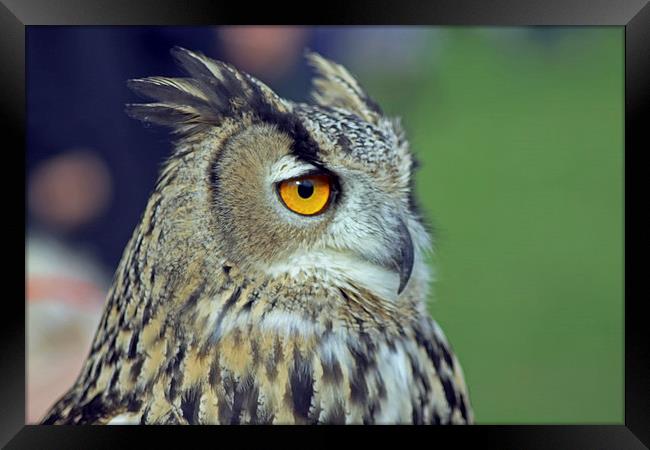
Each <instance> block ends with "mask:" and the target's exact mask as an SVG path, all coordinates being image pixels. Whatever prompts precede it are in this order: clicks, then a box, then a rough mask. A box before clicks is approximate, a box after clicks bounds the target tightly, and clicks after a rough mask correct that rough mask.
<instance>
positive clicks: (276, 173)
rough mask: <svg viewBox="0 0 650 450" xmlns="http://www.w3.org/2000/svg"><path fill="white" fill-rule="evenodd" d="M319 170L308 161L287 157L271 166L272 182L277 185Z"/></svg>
mask: <svg viewBox="0 0 650 450" xmlns="http://www.w3.org/2000/svg"><path fill="white" fill-rule="evenodd" d="M318 170H319V169H318V167H316V166H314V165H313V164H312V163H310V162H308V161H304V160H302V159H300V158H296V157H295V156H294V155H285V156H283V157H282V158H280V160H278V161H277V162H276V163H275V164H273V166H271V182H272V183H277V182H279V181H283V180H287V179H289V178H295V177H298V176H301V175H306V174H309V173H311V172H314V171H318Z"/></svg>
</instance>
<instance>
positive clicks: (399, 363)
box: [43, 48, 473, 424]
mask: <svg viewBox="0 0 650 450" xmlns="http://www.w3.org/2000/svg"><path fill="white" fill-rule="evenodd" d="M173 56H174V58H175V59H176V60H177V61H178V62H179V64H180V66H181V67H182V68H183V70H184V71H185V73H186V74H187V77H186V78H164V77H149V78H142V79H137V80H132V81H131V82H130V83H129V86H130V87H131V88H133V89H134V90H135V91H136V92H137V93H139V94H140V95H142V96H144V97H146V98H148V99H151V100H152V103H145V104H133V105H129V106H128V108H127V110H128V112H129V114H131V115H132V116H133V117H136V118H138V119H141V120H144V121H145V122H151V123H155V124H160V125H164V126H168V127H171V128H172V129H173V130H174V131H175V132H176V133H177V134H178V135H179V138H180V139H179V141H178V142H177V143H176V145H175V150H174V152H173V153H172V155H171V156H170V158H169V159H168V161H167V162H166V163H165V165H164V167H163V169H162V171H161V173H160V176H159V178H158V181H157V183H156V186H155V189H154V192H153V193H152V194H151V197H150V198H149V201H148V203H147V206H146V208H145V211H144V213H143V215H142V219H141V222H140V223H139V224H138V226H137V227H136V229H135V231H134V233H133V236H132V238H131V240H130V241H129V243H128V245H127V246H126V248H125V250H124V254H123V257H122V260H121V262H120V264H119V267H118V268H117V271H116V273H115V277H114V282H113V285H112V287H111V290H110V292H109V293H108V296H107V300H106V305H105V309H104V313H103V316H102V318H101V320H100V323H99V326H98V328H97V332H96V335H95V338H94V340H93V343H92V348H91V350H90V353H89V355H88V358H87V359H86V361H85V363H84V366H83V368H82V370H81V372H80V374H79V378H78V379H77V381H76V383H75V384H74V386H72V388H71V389H70V390H69V391H68V392H67V393H66V394H65V395H64V396H63V397H62V398H61V399H60V400H59V401H58V402H57V403H56V404H55V405H54V406H53V407H52V408H51V410H50V411H49V412H48V414H47V415H46V417H45V418H44V420H43V423H46V424H83V423H99V424H103V423H124V422H129V423H143V424H150V423H155V424H208V423H220V424H294V423H295V424H317V423H417V424H419V423H430V424H432V423H468V422H472V420H473V416H472V411H471V407H470V404H469V398H468V394H467V389H466V386H465V383H464V378H463V373H462V370H461V368H460V365H459V363H458V360H457V359H456V356H455V355H454V354H453V352H452V350H451V347H450V346H449V344H448V342H447V340H446V338H445V337H444V335H443V334H442V331H441V330H440V329H439V328H438V326H437V324H436V323H435V322H434V321H433V320H432V319H431V318H430V317H429V315H428V313H427V310H426V307H425V300H426V297H427V292H428V290H427V289H428V268H427V266H426V264H425V262H424V256H423V255H424V253H425V252H426V251H427V248H428V246H429V237H428V235H427V233H426V231H425V229H424V228H423V226H422V224H421V221H420V219H419V217H418V214H417V213H416V212H415V211H413V209H412V207H411V206H412V195H413V192H412V170H413V160H412V157H411V154H410V151H409V149H408V143H407V142H406V138H405V137H404V135H403V132H402V131H401V128H399V126H398V124H397V122H396V121H394V120H392V119H388V118H386V117H384V116H383V114H382V112H381V109H380V108H379V107H378V106H377V105H376V104H375V103H374V102H373V101H372V100H370V98H369V97H368V96H367V94H365V92H364V91H363V90H362V89H361V87H360V85H359V83H358V82H357V81H356V80H355V79H354V78H353V77H352V76H351V75H350V74H349V73H348V72H347V70H345V69H344V68H343V67H342V66H339V65H337V64H335V63H332V62H330V61H327V60H325V59H324V58H322V57H320V56H317V55H315V54H311V55H310V56H309V59H310V61H311V63H312V64H313V65H314V67H315V69H316V71H317V73H318V78H317V80H316V81H315V87H316V92H315V98H316V100H317V103H318V104H317V105H306V104H300V103H293V102H290V101H288V100H284V99H281V98H280V97H278V96H277V95H276V94H275V93H274V92H273V91H271V89H270V88H268V87H267V86H266V85H264V84H263V83H261V82H260V81H258V80H256V79H254V78H253V77H251V76H249V75H247V74H244V73H242V72H240V71H238V70H236V69H235V68H233V67H232V66H229V65H227V64H224V63H221V62H217V61H213V60H211V59H209V58H207V57H205V56H204V55H201V54H199V53H194V52H190V51H187V50H184V49H180V48H176V49H174V50H173ZM314 171H326V172H327V173H328V174H329V176H331V177H332V179H334V180H336V183H337V188H339V189H340V193H339V194H337V196H336V198H334V199H333V200H332V201H331V202H330V203H329V206H328V209H327V210H326V211H325V212H323V213H322V214H319V215H318V216H315V217H302V216H299V215H297V214H295V213H293V212H291V211H289V210H288V209H287V208H286V207H284V206H283V204H282V202H281V201H280V200H279V199H278V197H277V190H276V187H275V184H276V183H277V182H279V181H280V180H282V179H286V178H290V177H293V176H295V175H296V174H298V173H303V172H309V173H311V172H314ZM405 233H407V234H408V235H407V236H405ZM407 237H408V239H406V238H407ZM404 245H408V246H409V248H408V249H404V248H403V246H404ZM411 247H412V248H411ZM405 250H409V252H411V256H413V259H412V260H410V261H408V264H409V266H411V265H412V268H413V270H412V272H408V274H409V275H410V278H409V277H407V278H406V280H405V281H407V282H408V283H407V284H406V285H405V289H404V291H403V292H400V293H398V284H399V281H400V274H399V273H397V272H396V270H398V269H399V268H398V267H397V266H398V265H399V262H400V261H402V260H403V259H404V258H403V257H402V256H400V255H403V254H404V251H405ZM402 262H403V261H402ZM396 267H397V268H396Z"/></svg>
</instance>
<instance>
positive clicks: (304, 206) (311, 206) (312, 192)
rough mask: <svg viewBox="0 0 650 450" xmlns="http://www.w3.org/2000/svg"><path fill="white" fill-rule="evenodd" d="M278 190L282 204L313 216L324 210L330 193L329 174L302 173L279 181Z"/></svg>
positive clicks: (294, 210)
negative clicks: (299, 175) (302, 174)
mask: <svg viewBox="0 0 650 450" xmlns="http://www.w3.org/2000/svg"><path fill="white" fill-rule="evenodd" d="M278 192H279V194H280V198H281V199H282V202H283V203H284V205H285V206H286V207H287V208H289V209H290V210H291V211H293V212H295V213H298V214H301V215H303V216H314V215H316V214H319V213H321V212H323V211H324V210H325V208H326V207H327V205H328V204H329V201H330V196H331V194H332V180H331V178H330V176H329V175H321V174H317V175H304V176H301V177H296V178H291V179H289V180H284V181H281V182H280V183H279V185H278Z"/></svg>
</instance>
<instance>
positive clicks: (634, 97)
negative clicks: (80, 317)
mask: <svg viewBox="0 0 650 450" xmlns="http://www.w3.org/2000/svg"><path fill="white" fill-rule="evenodd" d="M328 4H329V3H328ZM235 6H236V5H232V4H228V5H225V4H219V3H217V2H210V1H209V0H195V1H194V2H193V3H192V4H191V5H189V4H185V2H179V1H175V0H158V1H153V0H141V1H139V2H137V3H135V2H134V1H128V0H113V1H110V0H93V1H90V0H85V1H84V0H65V1H63V0H61V1H59V2H57V3H56V4H55V3H54V2H48V1H47V0H0V30H2V39H1V40H0V57H1V59H0V61H2V63H1V64H0V80H2V84H0V86H2V97H1V98H2V99H3V101H2V102H0V119H2V120H0V123H2V128H3V131H4V133H3V134H2V135H3V137H4V138H5V139H7V138H8V139H9V141H10V142H12V143H14V146H15V147H22V148H25V117H26V116H25V49H26V47H25V34H26V33H25V31H26V29H25V27H26V26H31V25H216V24H222V23H231V24H233V23H234V24H243V23H273V22H274V21H273V20H269V19H268V17H271V16H273V13H275V14H274V15H275V17H276V21H275V23H282V24H294V23H296V24H298V23H300V24H310V23H311V24H314V22H318V24H323V25H324V24H339V25H361V24H364V25H365V24H374V25H379V24H388V23H393V22H402V23H404V22H406V24H409V25H447V26H448V25H481V26H531V25H532V26H534V25H578V26H595V25H597V26H605V25H615V26H622V27H624V28H625V174H626V175H628V176H626V177H625V202H624V208H625V211H626V213H627V200H628V196H629V198H633V196H634V195H635V193H637V192H639V190H640V186H639V183H638V180H639V179H640V177H638V176H635V175H636V174H634V175H633V173H634V171H635V170H640V168H641V167H642V165H641V163H640V161H637V155H640V154H641V153H642V151H643V150H647V149H648V148H650V145H649V144H650V142H648V141H649V139H648V132H647V125H646V122H643V121H642V119H641V117H642V115H643V116H646V115H644V114H643V113H644V112H645V113H647V112H648V103H649V100H650V88H648V86H650V77H649V70H648V69H649V68H650V6H649V5H648V0H622V1H611V0H591V1H590V0H548V1H546V2H535V1H534V0H490V1H489V2H487V1H481V0H456V1H453V0H444V1H436V2H427V4H424V2H420V3H415V2H407V4H405V3H404V1H401V2H394V1H392V2H391V1H390V0H381V1H375V2H370V1H367V0H366V1H362V2H358V3H355V4H354V5H350V4H346V5H333V6H339V7H341V9H339V12H338V13H336V12H332V11H336V9H334V10H322V9H320V7H319V8H318V9H317V8H314V7H310V8H300V9H298V8H293V9H287V10H286V11H282V10H280V9H279V7H278V6H277V5H275V4H269V5H267V6H263V5H261V4H260V5H256V6H255V8H251V7H250V6H248V5H247V4H242V5H239V8H240V9H239V8H235ZM247 6H248V10H247V9H246V7H247ZM343 6H344V8H343ZM278 13H279V14H278ZM298 13H300V14H302V15H301V16H300V17H299V16H298ZM264 14H269V15H267V16H265V15H264ZM14 154H16V152H14ZM23 163H24V160H23ZM12 187H13V188H14V189H15V184H12ZM12 191H13V189H11V188H10V187H9V185H8V186H7V190H6V191H5V192H12ZM14 197H15V196H14ZM22 200H23V208H24V207H25V193H24V191H23V197H22ZM646 201H647V200H646ZM23 218H26V212H25V216H23ZM25 220H26V219H25ZM623 220H624V221H625V218H623ZM645 229H646V230H647V227H645ZM638 230H639V222H638V221H636V220H635V221H625V236H631V235H633V234H634V235H638V234H640V233H639V232H638ZM16 244H18V243H17V242H16ZM18 245H19V244H18ZM638 248H641V246H636V248H632V247H631V246H627V244H626V245H625V268H626V269H628V270H629V274H631V276H629V277H628V276H627V270H626V273H625V274H624V280H625V287H626V289H625V293H628V292H632V289H630V288H629V287H628V286H632V282H635V284H637V283H638V281H639V280H641V277H640V273H639V272H640V270H639V268H638V267H636V266H634V265H633V264H630V260H631V259H632V258H633V256H634V255H638V254H639V253H640V251H639V250H637V249H638ZM644 248H647V245H646V246H644ZM15 279H16V280H17V279H19V277H18V276H17V277H16V278H15ZM628 281H630V284H629V285H628ZM20 290H21V289H20V288H19V289H18V291H19V292H20ZM22 291H23V293H24V285H23V288H22ZM626 297H627V298H626V300H625V421H624V424H617V425H545V426H507V425H503V426H486V425H478V426H473V427H468V428H467V427H442V429H440V428H439V427H438V428H436V430H435V431H434V430H433V429H432V427H428V428H427V429H428V431H426V433H432V439H435V440H436V442H437V440H441V439H442V440H446V439H449V442H450V443H453V444H454V446H456V445H457V444H461V443H468V444H469V443H473V442H476V443H480V444H481V445H485V444H488V445H489V444H494V445H497V446H498V447H500V448H529V449H534V448H555V449H559V448H571V449H575V448H618V449H628V448H629V449H632V448H634V449H636V448H647V447H645V445H648V444H649V443H650V427H648V426H647V424H648V423H650V396H649V395H647V394H648V388H649V386H648V383H649V380H650V365H649V364H648V362H649V361H650V346H649V345H648V343H647V333H645V331H646V330H647V324H646V323H645V322H646V320H647V319H646V317H647V316H645V315H644V314H642V302H643V300H642V299H640V298H638V297H637V296H633V295H630V296H626ZM5 307H9V308H10V309H11V310H13V311H11V312H16V314H15V315H14V314H8V315H7V316H8V317H16V318H19V317H24V314H25V304H24V303H23V304H21V303H20V301H19V300H18V299H17V298H16V299H13V300H12V301H11V302H7V305H5ZM14 308H15V309H14ZM0 333H1V334H0V341H1V342H2V343H3V350H2V358H1V359H0V361H1V362H0V369H1V372H0V373H2V383H0V444H4V443H6V442H7V441H8V440H9V439H11V442H9V444H8V446H7V447H6V448H25V447H28V448H32V447H36V448H43V447H44V446H45V447H47V448H73V447H75V448H76V446H74V445H70V444H71V443H73V442H75V443H77V445H80V444H82V443H83V444H84V445H88V444H89V443H90V442H92V447H93V448H108V447H113V448H114V447H115V446H117V445H125V444H128V443H132V442H133V440H132V438H133V437H136V436H140V437H143V438H144V437H146V438H147V439H148V440H149V439H151V438H152V437H153V434H154V433H160V434H161V435H162V436H163V439H165V441H166V442H168V443H170V442H171V441H170V440H169V439H170V438H171V434H170V433H171V432H170V428H169V427H147V428H148V430H147V431H144V430H142V427H128V430H127V429H126V428H125V427H47V426H37V425H25V321H24V320H23V321H22V322H21V321H20V320H5V321H4V324H3V326H2V327H0ZM560 406H561V405H560ZM109 428H110V429H109ZM116 428H118V429H120V432H119V433H115V432H112V431H111V429H116ZM190 428H192V429H194V430H196V427H190ZM202 428H203V429H204V430H206V431H207V429H209V431H208V432H215V431H214V430H215V428H216V427H202ZM390 428H391V429H392V430H394V431H398V432H403V431H404V430H405V429H406V428H404V427H390ZM407 428H408V429H409V430H411V432H416V433H423V432H425V431H423V430H422V428H420V427H415V428H413V427H407ZM348 429H353V430H355V431H354V432H360V434H361V435H365V436H364V438H369V437H371V436H370V435H366V433H367V431H365V430H361V429H360V428H358V427H348ZM151 430H154V433H151ZM219 430H221V431H218V433H219V435H218V437H217V441H219V440H223V439H224V437H226V436H225V435H227V434H229V433H230V434H231V435H232V436H233V437H235V436H234V435H237V436H236V437H237V438H239V439H242V438H243V439H245V440H248V439H249V438H250V433H246V435H248V436H245V435H244V434H243V433H242V432H240V431H235V430H233V429H232V428H230V427H219ZM224 430H225V431H224ZM257 430H261V431H262V434H264V433H267V434H268V433H270V432H269V429H268V428H257ZM276 430H277V431H276ZM288 430H290V431H288ZM303 430H305V429H304V428H301V427H297V428H296V427H275V429H274V431H273V434H276V433H279V434H282V433H288V432H290V433H291V435H288V434H287V435H286V437H287V438H289V439H287V440H284V442H285V443H287V442H304V441H302V440H301V439H300V437H301V433H305V432H306V430H305V431H303ZM377 430H381V431H377ZM385 430H386V428H382V427H375V428H373V431H372V433H373V435H372V437H379V438H380V439H384V438H385V437H387V435H386V433H385ZM312 432H314V431H310V433H312ZM318 432H320V433H322V431H318ZM185 433H186V432H181V433H174V435H175V436H176V437H179V436H181V439H182V440H180V441H179V442H181V443H185V442H187V441H186V440H185V438H184V436H185V435H186V434H185ZM191 433H193V432H191ZM240 433H242V434H240ZM201 434H202V435H203V436H202V437H206V436H205V434H204V431H201ZM12 436H13V439H12ZM423 437H424V436H423ZM329 439H331V438H329ZM329 439H328V436H325V435H324V439H322V440H319V441H318V443H319V445H327V444H330V442H328V441H329ZM398 442H399V441H398ZM402 442H403V441H402ZM310 443H314V441H313V440H311V442H310ZM644 443H645V445H644ZM44 444H45V445H44ZM331 444H335V445H336V444H337V442H336V441H333V440H332V441H331ZM331 444H330V445H328V446H331Z"/></svg>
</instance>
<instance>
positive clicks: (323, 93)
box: [305, 51, 383, 124]
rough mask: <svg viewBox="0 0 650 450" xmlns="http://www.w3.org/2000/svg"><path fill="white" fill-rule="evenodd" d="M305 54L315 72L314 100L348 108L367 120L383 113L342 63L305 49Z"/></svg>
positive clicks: (377, 119) (371, 119)
mask: <svg viewBox="0 0 650 450" xmlns="http://www.w3.org/2000/svg"><path fill="white" fill-rule="evenodd" d="M305 56H306V58H307V61H308V62H309V64H310V65H311V66H312V67H313V68H314V70H315V71H316V73H317V77H315V78H314V80H313V86H314V89H313V91H312V97H313V98H314V100H315V101H316V103H318V104H319V105H321V106H331V107H339V108H343V109H347V110H348V111H351V112H353V113H355V114H357V115H358V116H359V117H361V118H362V119H364V120H366V121H368V122H370V123H374V124H376V123H377V122H378V121H379V119H380V118H381V116H382V115H383V113H382V111H381V108H380V107H379V105H377V103H375V102H374V100H372V99H371V98H370V97H368V95H367V94H366V93H365V91H364V90H363V89H362V88H361V86H360V85H359V82H358V81H357V80H356V79H355V78H354V77H353V76H352V75H351V74H350V72H348V71H347V69H346V68H345V67H343V66H342V65H340V64H337V63H335V62H333V61H330V60H328V59H326V58H323V57H322V56H321V55H319V54H318V53H315V52H310V51H307V52H306V55H305Z"/></svg>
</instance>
